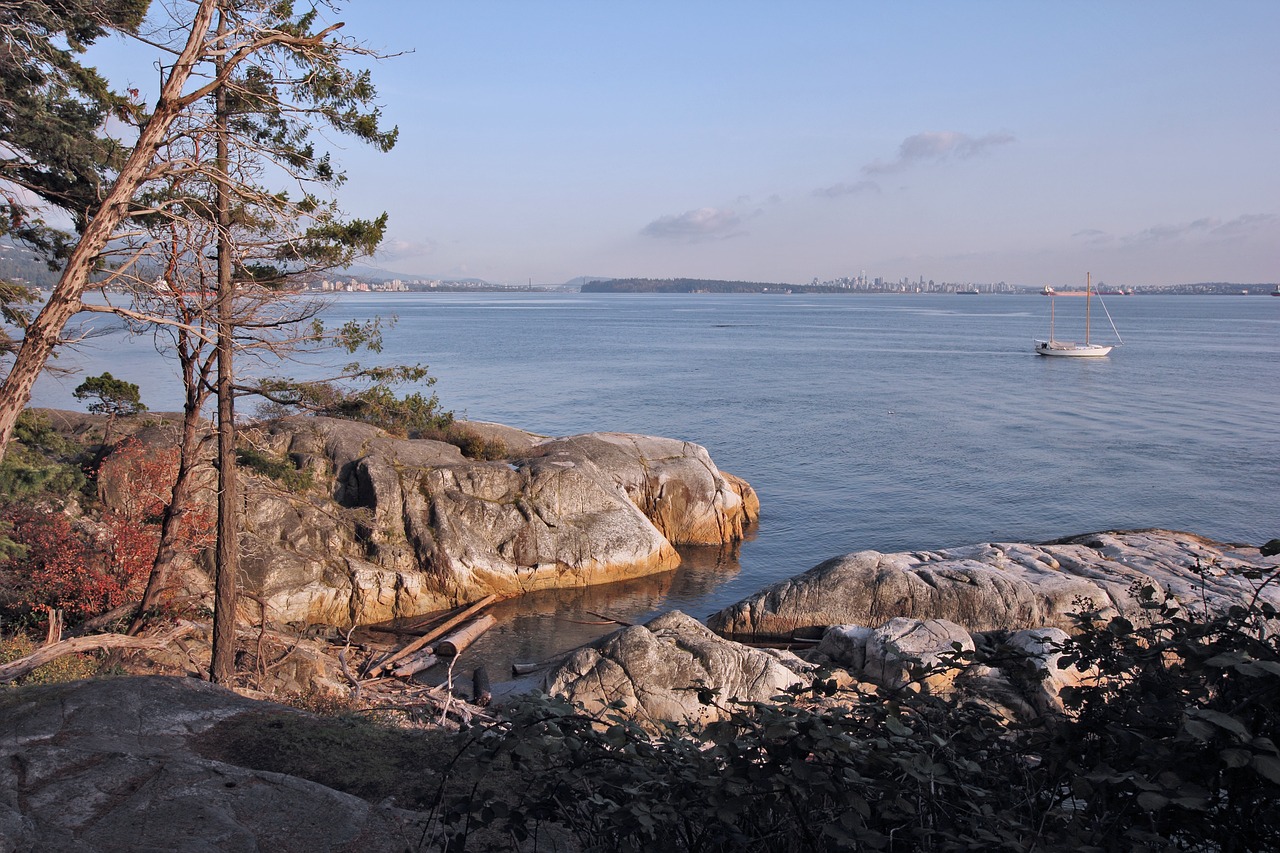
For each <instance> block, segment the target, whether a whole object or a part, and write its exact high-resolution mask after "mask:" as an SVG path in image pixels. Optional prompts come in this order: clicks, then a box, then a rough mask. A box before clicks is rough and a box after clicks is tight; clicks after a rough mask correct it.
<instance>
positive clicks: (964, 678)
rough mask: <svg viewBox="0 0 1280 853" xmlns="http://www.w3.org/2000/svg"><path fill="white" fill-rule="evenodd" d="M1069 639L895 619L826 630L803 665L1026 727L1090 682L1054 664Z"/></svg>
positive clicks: (1045, 631) (1084, 673) (1049, 632)
mask: <svg viewBox="0 0 1280 853" xmlns="http://www.w3.org/2000/svg"><path fill="white" fill-rule="evenodd" d="M1068 637H1069V635H1068V634H1067V632H1066V631H1063V630H1062V629H1060V628H1041V629H1037V630H1032V629H1028V630H1024V631H1015V632H1013V633H1009V632H1007V631H993V632H990V633H986V634H983V633H974V634H971V633H970V632H968V631H966V630H965V629H964V628H962V627H961V626H959V625H957V624H955V623H954V622H948V621H947V620H945V619H925V620H921V619H909V618H906V617H901V616H899V617H895V618H893V619H890V620H889V621H888V622H885V623H884V624H883V625H881V626H880V627H878V628H867V627H865V626H861V625H835V626H832V627H831V628H828V629H827V631H826V633H825V634H823V636H822V641H821V642H820V643H819V644H818V645H817V647H816V648H814V649H813V650H812V652H810V653H809V654H808V659H809V660H810V661H811V662H812V663H813V664H815V665H821V666H823V667H829V668H831V669H832V670H833V671H834V670H837V669H842V670H844V671H845V672H846V673H847V674H848V675H847V679H850V680H852V681H853V682H855V683H865V684H869V685H875V686H876V687H879V688H885V689H887V690H889V691H891V692H892V691H900V690H908V691H910V692H913V693H914V692H919V693H929V694H933V695H937V696H945V697H948V698H952V699H958V700H964V701H969V702H975V703H978V704H980V705H982V706H984V707H986V708H987V709H988V710H990V711H991V712H992V713H994V714H996V715H997V716H999V717H1003V718H1004V719H1010V720H1012V719H1017V720H1022V721H1029V720H1033V719H1036V718H1039V717H1042V716H1044V715H1046V714H1060V713H1062V712H1063V703H1062V699H1061V693H1062V690H1063V689H1064V688H1066V687H1076V686H1079V685H1081V684H1085V683H1088V682H1090V681H1092V680H1093V679H1095V678H1096V677H1097V673H1096V671H1095V670H1092V669H1088V668H1086V669H1083V670H1081V669H1076V668H1075V667H1073V666H1072V667H1063V666H1062V665H1061V660H1062V657H1063V652H1062V651H1061V648H1062V644H1063V643H1065V642H1066V641H1067V640H1068Z"/></svg>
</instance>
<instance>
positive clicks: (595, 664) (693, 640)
mask: <svg viewBox="0 0 1280 853" xmlns="http://www.w3.org/2000/svg"><path fill="white" fill-rule="evenodd" d="M784 661H786V663H789V664H790V665H791V666H790V667H789V666H788V665H786V664H784ZM791 667H794V668H791ZM806 668H807V667H806V666H805V665H804V664H803V663H802V662H801V661H799V659H797V658H795V657H794V656H786V655H782V654H779V653H777V652H772V651H768V650H764V649H752V648H748V647H747V646H743V645H741V644H739V643H734V642H730V641H728V640H724V639H722V638H720V637H718V636H716V635H715V634H713V633H712V632H711V631H709V630H707V628H706V627H704V626H703V625H702V624H701V623H700V622H698V621H697V620H695V619H693V618H692V617H690V616H686V615H685V614H683V613H681V612H680V611H678V610H673V611H671V612H669V613H664V614H663V615H661V616H659V617H657V618H656V619H653V620H652V621H650V622H649V623H648V624H646V625H633V626H630V627H627V628H624V629H622V630H621V631H618V632H617V633H615V634H612V635H610V636H609V637H607V638H605V639H604V641H603V642H601V643H600V644H599V646H598V647H594V648H592V647H588V648H581V649H578V650H577V651H576V652H574V653H573V654H572V655H570V657H569V658H568V660H566V661H565V662H564V663H562V664H560V665H559V666H557V667H556V668H554V669H553V670H551V671H550V672H548V673H547V675H546V676H545V678H544V684H543V687H544V689H545V690H546V691H547V692H548V693H551V694H554V695H558V696H563V697H565V698H567V699H569V700H570V701H573V702H577V703H580V704H581V705H582V706H583V707H584V708H585V709H586V710H587V712H589V713H599V714H602V715H603V714H604V713H606V712H612V711H616V712H617V713H620V714H622V715H624V716H627V717H630V718H633V719H636V720H639V721H641V722H643V723H658V722H662V721H674V722H683V723H693V724H704V723H709V722H712V721H714V720H718V719H721V718H723V717H724V716H725V714H726V712H727V710H728V709H729V708H731V707H732V705H733V700H740V701H743V702H763V701H767V700H769V699H772V698H773V697H775V696H777V695H779V694H780V693H782V692H783V691H784V690H786V689H787V688H788V687H792V686H794V685H796V684H799V683H801V681H802V676H801V675H799V674H798V672H797V670H801V671H802V670H804V669H806ZM704 699H706V700H709V701H703V700H704ZM613 703H618V704H617V706H616V707H610V706H611V705H613Z"/></svg>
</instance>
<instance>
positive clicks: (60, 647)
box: [0, 623, 197, 683]
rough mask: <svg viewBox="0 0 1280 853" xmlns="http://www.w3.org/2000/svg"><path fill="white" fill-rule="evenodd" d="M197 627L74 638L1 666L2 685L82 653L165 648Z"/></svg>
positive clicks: (50, 645)
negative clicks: (155, 634)
mask: <svg viewBox="0 0 1280 853" xmlns="http://www.w3.org/2000/svg"><path fill="white" fill-rule="evenodd" d="M196 627H197V626H195V625H193V624H191V623H187V624H185V625H182V626H181V627H179V628H177V629H176V630H174V631H170V632H169V633H167V634H164V635H163V636H159V637H130V636H129V635H127V634H90V635H88V636H86V637H72V638H71V639H69V640H61V641H59V642H56V643H50V644H48V645H46V646H41V647H40V648H38V649H36V650H35V651H34V652H32V653H31V654H29V655H27V656H26V657H22V658H18V659H17V660H15V661H10V662H9V663H6V664H4V665H0V683H3V682H6V681H13V680H14V679H17V678H21V677H22V676H24V675H26V674H27V673H29V672H31V671H32V670H34V669H36V668H37V667H41V666H44V665H45V664H46V663H49V662H50V661H54V660H57V659H58V658H60V657H65V656H66V655H73V654H77V653H79V652H94V651H99V650H101V649H163V648H165V647H166V646H168V645H170V644H172V643H173V642H174V641H176V640H178V639H179V638H181V637H184V636H186V635H187V634H190V633H191V632H193V631H194V630H196Z"/></svg>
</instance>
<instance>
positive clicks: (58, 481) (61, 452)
mask: <svg viewBox="0 0 1280 853" xmlns="http://www.w3.org/2000/svg"><path fill="white" fill-rule="evenodd" d="M13 437H14V442H13V443H12V444H11V445H10V446H9V451H8V452H7V453H6V454H5V456H4V459H3V460H0V495H3V496H5V498H6V499H7V500H9V501H16V500H24V501H25V500H31V499H35V498H39V497H42V496H45V495H51V496H54V497H57V498H59V499H62V498H65V497H66V496H67V495H69V494H75V493H79V492H81V491H82V490H83V489H84V488H85V486H86V484H87V482H88V480H87V478H86V477H85V473H84V469H83V462H84V459H83V458H82V453H83V450H84V449H83V448H82V447H80V446H78V445H76V444H75V443H74V442H71V441H68V440H67V439H66V438H65V437H63V436H62V435H60V434H59V433H58V432H57V431H56V430H55V429H54V428H53V425H52V424H50V423H49V420H48V418H46V417H44V416H42V415H39V414H37V413H35V412H32V411H31V410H29V409H28V410H27V411H24V412H23V413H22V414H21V415H19V416H18V421H17V423H16V424H15V425H14V429H13Z"/></svg>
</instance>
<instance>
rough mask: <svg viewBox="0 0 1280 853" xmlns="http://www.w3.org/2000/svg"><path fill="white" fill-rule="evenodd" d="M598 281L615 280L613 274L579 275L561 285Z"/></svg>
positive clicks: (573, 285)
mask: <svg viewBox="0 0 1280 853" xmlns="http://www.w3.org/2000/svg"><path fill="white" fill-rule="evenodd" d="M599 281H616V279H615V278H613V276H608V275H580V276H578V277H577V278H571V279H569V280H568V281H566V282H565V283H564V284H563V285H562V286H563V287H582V286H583V285H584V284H593V283H595V282H599Z"/></svg>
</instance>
